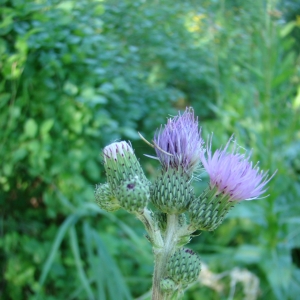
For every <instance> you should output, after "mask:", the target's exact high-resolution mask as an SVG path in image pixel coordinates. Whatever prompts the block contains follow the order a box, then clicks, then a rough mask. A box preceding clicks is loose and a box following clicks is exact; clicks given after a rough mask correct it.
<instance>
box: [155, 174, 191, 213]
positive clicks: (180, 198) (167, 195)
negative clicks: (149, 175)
mask: <svg viewBox="0 0 300 300" xmlns="http://www.w3.org/2000/svg"><path fill="white" fill-rule="evenodd" d="M190 181H191V178H190V176H189V175H188V174H186V173H185V172H184V171H183V170H182V169H181V170H174V169H169V170H168V171H166V172H164V171H163V172H162V174H161V175H160V176H159V177H158V178H157V180H156V181H155V183H154V187H153V191H152V195H151V201H152V202H153V204H154V205H155V206H156V207H157V208H158V209H159V210H161V211H162V212H164V213H168V214H181V213H183V212H184V211H186V210H187V208H188V206H189V204H190V202H191V201H192V200H193V199H194V190H193V188H192V187H191V183H190Z"/></svg>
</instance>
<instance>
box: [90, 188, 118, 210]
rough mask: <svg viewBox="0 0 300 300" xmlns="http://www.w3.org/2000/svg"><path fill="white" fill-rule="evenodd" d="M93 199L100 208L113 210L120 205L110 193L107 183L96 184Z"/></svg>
mask: <svg viewBox="0 0 300 300" xmlns="http://www.w3.org/2000/svg"><path fill="white" fill-rule="evenodd" d="M95 200H96V203H97V204H98V205H99V206H100V208H102V209H104V210H106V211H115V210H118V209H119V208H120V207H121V206H120V203H119V201H118V200H117V199H116V198H115V197H114V196H113V194H112V193H111V191H110V188H109V185H108V184H107V183H104V184H97V185H96V189H95Z"/></svg>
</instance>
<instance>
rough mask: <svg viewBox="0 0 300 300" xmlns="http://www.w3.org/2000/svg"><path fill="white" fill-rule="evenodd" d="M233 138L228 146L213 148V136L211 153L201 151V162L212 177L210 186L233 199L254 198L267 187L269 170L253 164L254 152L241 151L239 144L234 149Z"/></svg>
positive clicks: (208, 148) (209, 146)
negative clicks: (213, 149) (251, 154)
mask: <svg viewBox="0 0 300 300" xmlns="http://www.w3.org/2000/svg"><path fill="white" fill-rule="evenodd" d="M231 141H232V138H231V139H229V141H228V143H227V144H226V146H225V147H224V149H217V150H216V151H215V152H214V153H213V154H212V150H211V144H212V138H211V139H210V141H209V143H208V145H207V153H206V154H205V153H204V152H202V153H201V155H200V157H201V162H202V164H203V167H204V168H205V170H206V171H207V173H208V175H209V177H210V186H211V187H212V188H215V187H216V188H217V190H218V192H220V193H222V194H224V196H227V197H229V201H242V200H253V199H257V198H259V197H260V196H261V195H262V194H263V193H264V192H265V191H266V190H267V187H266V185H267V183H268V182H269V181H270V180H271V179H272V178H273V176H274V175H275V173H276V172H275V173H274V174H273V175H272V176H271V177H269V176H268V172H264V171H261V170H260V169H259V166H258V164H256V165H253V163H252V162H251V161H249V160H250V155H248V156H247V155H245V154H241V153H239V152H238V148H237V147H236V146H235V147H234V149H233V150H232V151H231V152H230V151H228V147H229V144H230V142H231Z"/></svg>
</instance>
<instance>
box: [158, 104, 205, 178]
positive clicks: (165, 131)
mask: <svg viewBox="0 0 300 300" xmlns="http://www.w3.org/2000/svg"><path fill="white" fill-rule="evenodd" d="M154 145H155V151H156V155H157V157H158V159H159V160H160V163H161V164H162V166H163V167H164V169H165V170H168V169H169V168H172V169H179V168H182V169H183V170H184V171H185V172H187V173H189V174H191V173H192V172H193V171H195V169H196V168H197V167H198V166H199V163H200V153H201V152H202V150H203V149H202V145H203V140H202V138H201V129H199V127H198V118H195V116H194V110H193V109H192V108H187V109H186V110H185V112H184V113H183V114H182V115H181V114H180V113H179V114H178V116H175V117H174V118H170V119H168V122H167V124H166V125H165V126H164V128H163V127H161V128H160V129H159V130H157V131H156V133H155V135H154Z"/></svg>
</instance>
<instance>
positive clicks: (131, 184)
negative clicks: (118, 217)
mask: <svg viewBox="0 0 300 300" xmlns="http://www.w3.org/2000/svg"><path fill="white" fill-rule="evenodd" d="M115 194H116V196H117V198H118V200H119V202H120V204H121V206H122V207H123V208H124V209H126V210H127V211H129V212H135V211H142V210H143V209H144V207H145V206H146V205H147V202H148V199H149V197H150V193H149V187H148V185H145V184H144V183H143V182H142V181H141V180H140V179H139V177H138V176H134V177H133V178H132V179H128V180H124V181H122V182H121V185H120V186H119V188H118V189H117V190H116V192H115Z"/></svg>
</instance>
